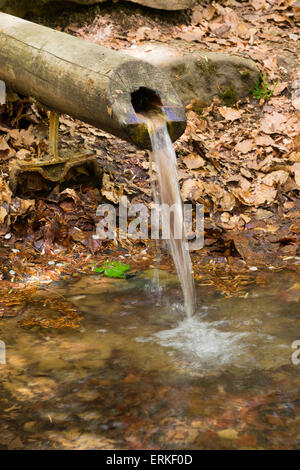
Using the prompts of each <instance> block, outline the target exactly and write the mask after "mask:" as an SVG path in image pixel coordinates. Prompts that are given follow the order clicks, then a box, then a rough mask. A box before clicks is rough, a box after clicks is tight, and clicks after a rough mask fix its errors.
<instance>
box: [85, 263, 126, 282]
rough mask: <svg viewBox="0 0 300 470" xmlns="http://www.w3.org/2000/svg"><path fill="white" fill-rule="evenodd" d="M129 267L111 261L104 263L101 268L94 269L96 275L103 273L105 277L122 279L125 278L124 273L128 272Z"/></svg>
mask: <svg viewBox="0 0 300 470" xmlns="http://www.w3.org/2000/svg"><path fill="white" fill-rule="evenodd" d="M129 269H130V265H129V264H124V263H119V262H118V261H111V262H107V263H104V264H103V265H102V266H96V267H94V271H95V272H96V273H103V274H104V276H107V277H117V278H120V279H124V278H125V277H126V274H125V273H126V272H127V271H129Z"/></svg>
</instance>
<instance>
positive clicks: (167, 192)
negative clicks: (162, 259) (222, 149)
mask: <svg viewBox="0 0 300 470" xmlns="http://www.w3.org/2000/svg"><path fill="white" fill-rule="evenodd" d="M146 119H147V124H148V129H149V134H150V138H151V144H152V155H153V161H154V162H155V163H156V166H157V176H158V187H156V186H155V185H154V186H152V187H153V188H154V195H153V196H154V201H155V202H157V203H159V204H160V205H161V216H162V227H163V228H166V227H169V229H170V230H169V234H170V236H169V238H168V239H167V244H168V247H169V250H170V253H171V255H172V258H173V261H174V265H175V268H176V272H177V275H178V278H179V281H180V284H181V288H182V291H183V297H184V307H185V312H186V314H187V316H188V317H191V316H192V314H193V312H194V309H195V293H194V280H193V269H192V263H191V259H190V254H189V249H188V243H187V240H186V238H185V231H184V218H183V207H182V200H181V195H180V188H179V184H178V175H177V161H176V153H175V151H174V148H173V145H172V141H171V139H170V136H169V133H168V130H167V126H166V122H165V120H164V119H163V117H162V116H160V115H159V114H154V113H153V115H151V114H148V116H146ZM170 208H173V209H174V210H172V211H170Z"/></svg>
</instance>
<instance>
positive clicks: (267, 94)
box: [252, 73, 279, 100]
mask: <svg viewBox="0 0 300 470" xmlns="http://www.w3.org/2000/svg"><path fill="white" fill-rule="evenodd" d="M278 82H279V80H277V81H276V82H275V85H274V87H273V88H271V87H270V85H269V83H268V82H267V80H266V78H265V77H264V76H263V74H262V73H261V74H260V76H259V79H258V80H257V82H256V84H255V87H254V88H253V90H252V95H253V96H254V98H257V99H258V100H261V99H262V98H263V99H265V100H268V99H269V98H271V96H272V95H273V93H274V91H275V88H276V87H277V85H278Z"/></svg>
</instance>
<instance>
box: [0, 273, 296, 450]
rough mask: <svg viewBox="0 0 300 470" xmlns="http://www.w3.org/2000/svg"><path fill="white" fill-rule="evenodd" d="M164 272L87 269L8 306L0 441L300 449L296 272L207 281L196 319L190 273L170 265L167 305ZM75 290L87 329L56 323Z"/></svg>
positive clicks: (8, 444) (2, 323)
mask: <svg viewBox="0 0 300 470" xmlns="http://www.w3.org/2000/svg"><path fill="white" fill-rule="evenodd" d="M152 274H153V273H152V272H151V271H150V272H142V273H140V274H139V275H138V276H136V277H134V278H130V279H108V278H104V277H103V276H102V275H95V274H94V275H88V276H83V277H78V278H77V279H76V278H75V279H73V280H71V279H70V280H69V281H68V282H67V283H65V282H64V283H59V284H57V285H51V286H46V287H44V288H42V286H41V289H39V290H38V291H37V292H36V293H35V294H34V296H33V297H32V299H27V301H25V300H24V302H23V303H20V304H17V305H16V306H15V307H12V308H7V309H5V310H4V312H3V317H2V319H0V339H1V340H2V342H3V343H4V344H5V347H6V364H3V363H1V364H0V416H1V419H0V449H6V448H17V449H245V448H247V449H249V448H251V449H300V433H299V416H300V415H299V412H300V401H299V390H300V377H299V370H300V369H299V368H300V363H299V362H298V361H294V362H293V361H292V354H293V353H295V352H296V350H295V349H293V346H292V345H293V343H294V342H295V341H296V340H300V337H299V326H300V316H299V313H300V312H299V301H300V295H299V278H298V276H297V274H295V273H294V274H293V273H269V274H268V273H266V275H265V278H264V283H263V284H261V283H260V282H261V277H260V280H259V278H258V277H257V284H256V285H255V284H251V285H250V286H249V288H247V289H246V291H245V294H246V293H247V295H244V296H242V297H232V298H225V297H224V296H223V295H221V294H220V293H219V292H218V291H217V290H216V289H214V288H213V287H209V286H207V285H205V286H201V285H199V283H198V284H197V285H196V294H197V298H198V299H201V305H200V302H199V301H198V302H197V305H198V306H197V308H196V309H195V313H194V315H193V316H192V317H191V318H185V319H184V320H183V321H182V313H183V306H182V299H181V297H182V293H181V289H180V288H178V281H177V277H176V276H175V275H173V274H170V273H166V272H165V271H164V272H160V273H159V274H160V282H161V284H162V285H163V288H164V294H165V295H163V296H162V300H161V303H160V305H157V303H156V299H155V297H154V296H153V292H152V291H151V284H152ZM62 300H63V301H64V303H65V307H64V309H63V310H64V311H65V310H67V309H66V307H67V306H69V307H70V308H74V307H75V308H76V309H77V311H78V312H79V314H80V315H81V317H82V320H81V322H80V323H79V325H78V327H77V328H70V327H69V326H67V325H68V321H67V319H66V326H65V327H58V326H57V327H55V325H56V321H58V320H59V322H60V323H59V324H61V319H62V318H63V317H64V313H63V311H62V309H61V302H62ZM50 320H52V321H51V322H50ZM49 324H50V326H51V325H53V326H52V327H49V326H48V327H47V325H49ZM295 356H296V354H295ZM297 357H298V358H299V359H300V354H298V356H297ZM296 359H297V358H296Z"/></svg>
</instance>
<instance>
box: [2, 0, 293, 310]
mask: <svg viewBox="0 0 300 470" xmlns="http://www.w3.org/2000/svg"><path fill="white" fill-rule="evenodd" d="M293 3H294V1H292V0H276V1H275V0H250V1H246V2H237V1H235V0H229V1H220V2H205V1H204V2H202V4H201V6H200V5H198V6H197V7H195V8H194V9H193V10H191V11H188V12H180V13H178V12H177V13H174V12H173V13H171V12H170V13H169V12H162V11H155V10H150V9H146V8H142V7H138V6H136V5H132V4H126V3H121V2H120V3H117V4H113V5H111V4H107V5H106V4H104V5H101V6H93V7H89V8H83V7H80V6H78V7H77V6H76V7H75V6H74V5H72V7H70V9H68V10H67V11H64V12H63V13H56V14H55V15H52V17H50V16H49V15H48V16H47V18H45V17H42V18H41V17H39V18H38V17H36V16H29V19H30V20H32V21H35V22H40V23H42V24H46V25H48V26H51V27H52V28H56V29H58V30H61V31H64V32H67V33H69V34H73V35H75V36H78V37H81V38H83V39H85V40H88V41H91V42H94V43H97V44H101V45H103V46H106V47H110V48H113V49H116V50H125V51H126V49H134V48H136V47H137V46H138V45H140V44H145V43H146V44H149V47H150V48H151V44H153V42H155V43H157V42H160V43H162V44H170V45H172V46H178V47H179V48H182V47H184V48H185V49H189V50H191V51H197V50H207V51H213V52H225V53H228V54H231V53H243V54H247V55H248V56H250V57H251V58H252V59H254V60H255V61H256V63H257V64H258V66H259V68H260V69H261V71H262V75H263V76H264V78H265V80H266V82H267V83H268V84H269V85H268V86H267V85H266V90H265V91H263V90H262V86H261V97H260V99H257V98H256V97H254V96H252V95H251V94H250V95H249V99H247V100H246V101H245V102H244V103H236V104H235V105H234V106H233V107H232V108H229V107H226V106H224V105H222V104H221V103H220V101H218V99H215V101H214V102H213V103H212V104H211V105H210V106H209V107H204V108H201V109H200V110H199V106H198V104H197V102H196V103H193V102H192V103H191V105H189V106H188V107H187V120H188V125H187V129H186V132H185V133H184V135H183V136H182V137H181V138H180V139H179V140H178V141H177V142H176V143H175V149H176V152H177V156H178V168H179V183H180V187H181V192H182V197H183V199H184V200H185V201H190V202H193V203H202V204H204V208H205V246H204V248H203V249H202V250H201V251H199V252H195V253H193V254H192V261H193V267H194V272H195V278H196V279H202V278H205V279H206V282H208V283H210V284H212V285H215V286H216V287H217V288H218V289H219V290H220V291H221V292H222V293H224V294H225V295H236V294H237V295H242V293H243V290H244V287H245V285H246V284H247V282H253V278H252V274H253V271H256V270H260V269H261V270H265V269H268V270H269V269H271V270H281V269H284V268H287V269H291V270H295V271H299V267H300V252H299V242H300V199H299V191H300V140H299V137H300V119H299V116H300V103H299V94H298V97H297V89H300V68H299V62H297V61H298V60H299V59H298V57H299V39H300V34H299V10H297V8H296V7H294V8H293V6H292V5H293ZM270 90H273V93H270V94H271V95H272V96H270V97H268V96H267V95H268V91H270ZM60 144H61V146H62V147H64V148H68V149H69V150H74V151H76V149H77V148H78V147H84V148H85V149H89V150H92V151H93V152H96V154H97V158H98V161H99V164H100V166H101V168H102V171H103V183H102V182H101V181H99V182H96V183H95V182H93V184H92V183H91V184H84V185H82V184H76V183H75V184H72V185H68V186H66V185H65V186H59V185H56V186H54V187H52V188H51V189H50V190H49V188H46V187H43V185H41V186H40V187H39V186H38V185H39V184H40V182H39V181H37V182H32V185H33V186H32V190H31V191H28V192H26V193H25V194H13V193H12V191H11V189H10V187H9V184H8V174H9V165H11V164H12V162H13V161H14V160H15V159H16V158H21V159H22V158H24V159H26V156H27V155H28V153H30V154H31V155H43V154H44V153H45V152H46V151H47V112H46V111H45V110H43V109H40V108H38V107H37V106H36V104H34V103H32V101H30V100H29V99H27V98H26V99H21V98H20V97H17V96H16V95H11V96H10V101H9V103H8V104H7V105H6V106H0V160H1V177H0V189H1V190H0V237H1V238H0V239H1V245H0V266H1V272H0V275H1V276H2V280H3V282H2V289H3V290H4V291H10V289H11V287H12V286H16V287H20V288H23V287H24V286H25V285H26V286H32V285H37V284H40V283H45V284H47V283H50V282H52V281H54V280H59V279H62V278H64V277H69V276H70V275H74V273H75V275H80V273H88V272H92V269H93V268H92V265H93V264H99V263H101V262H103V261H106V260H108V259H115V260H118V261H122V260H126V259H130V264H131V266H132V268H133V269H141V268H144V267H146V266H149V265H151V263H152V262H153V257H154V256H155V250H154V247H153V245H152V244H151V242H150V241H138V242H137V241H133V240H130V239H129V240H126V241H124V242H122V244H121V243H119V242H117V241H99V240H95V239H94V238H93V235H94V234H95V227H96V224H97V222H98V218H97V216H96V209H97V207H98V205H99V204H100V203H103V202H105V201H109V202H112V203H114V204H117V203H118V200H119V197H120V196H121V195H126V196H128V198H129V199H130V200H131V201H133V202H144V203H147V204H150V203H151V200H152V193H151V184H150V176H149V155H148V151H144V150H137V149H136V147H135V146H133V145H131V144H128V143H126V142H124V141H121V140H119V139H117V138H115V137H113V136H111V135H109V134H106V133H104V132H102V131H100V130H98V129H95V128H93V127H91V126H89V125H86V124H85V123H82V122H79V121H76V120H73V119H72V118H70V117H68V116H61V117H60ZM195 160H197V162H198V163H197V165H196V167H195ZM160 265H161V268H162V269H169V266H170V265H171V261H170V259H169V257H168V255H167V253H163V255H162V256H161V260H160ZM7 301H8V300H7ZM0 316H1V310H0Z"/></svg>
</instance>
